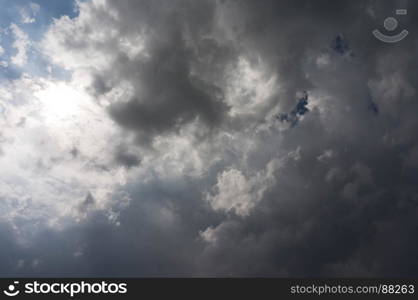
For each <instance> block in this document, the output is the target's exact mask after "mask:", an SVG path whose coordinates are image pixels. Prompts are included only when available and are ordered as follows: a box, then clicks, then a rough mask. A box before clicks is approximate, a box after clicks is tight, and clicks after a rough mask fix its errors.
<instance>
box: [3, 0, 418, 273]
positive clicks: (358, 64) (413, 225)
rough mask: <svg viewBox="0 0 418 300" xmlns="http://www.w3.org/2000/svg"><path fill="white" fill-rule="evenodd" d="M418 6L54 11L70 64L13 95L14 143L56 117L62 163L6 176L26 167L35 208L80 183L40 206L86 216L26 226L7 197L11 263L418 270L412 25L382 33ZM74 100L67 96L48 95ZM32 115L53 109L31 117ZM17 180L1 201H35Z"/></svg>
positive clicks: (48, 48)
mask: <svg viewBox="0 0 418 300" xmlns="http://www.w3.org/2000/svg"><path fill="white" fill-rule="evenodd" d="M407 4H408V3H407V2H405V1H400V2H399V3H391V4H389V3H382V2H375V1H344V2H341V1H339V2H338V3H336V2H335V1H325V0H323V1H298V2H297V3H296V2H295V3H293V2H292V1H269V0H264V1H189V0H174V1H169V2H168V1H128V0H121V1H105V0H93V1H90V2H80V3H78V9H79V16H77V17H75V18H73V19H71V18H69V17H67V16H63V17H61V18H60V19H57V20H54V22H53V24H51V26H50V28H49V30H48V32H47V33H46V34H45V36H44V37H43V40H42V42H41V44H40V49H42V51H43V53H44V55H45V56H46V57H47V58H49V60H50V61H51V62H52V63H54V64H55V65H57V66H59V67H61V68H63V69H65V70H67V71H68V72H69V73H70V74H71V79H69V80H68V81H65V82H63V81H60V80H57V79H55V80H54V79H52V78H49V79H48V80H47V81H48V82H47V83H42V84H41V83H39V84H38V85H39V87H38V88H36V89H35V90H34V91H32V92H30V93H31V94H33V95H35V96H36V97H35V99H38V100H36V101H34V102H32V100H28V103H29V104H26V105H24V107H25V108H24V109H23V108H19V107H20V106H19V107H12V106H13V105H14V104H7V105H9V106H8V107H9V108H7V109H8V110H10V111H13V112H14V113H13V114H16V116H14V117H13V118H14V120H15V121H14V123H13V124H21V125H20V126H23V125H24V126H29V127H23V128H25V129H17V127H19V126H18V125H14V126H16V129H15V127H13V129H10V131H9V132H11V133H14V132H20V131H19V130H21V132H22V133H21V134H22V135H23V136H22V138H21V139H19V141H18V142H16V141H15V144H16V145H19V146H16V147H17V149H19V151H23V150H21V149H24V148H25V147H24V146H23V145H25V144H26V143H27V144H28V146H27V148H28V149H33V145H34V144H36V141H33V140H30V138H29V137H28V136H29V133H28V132H29V130H35V129H33V128H41V129H42V128H43V130H42V132H44V131H46V132H50V131H51V130H53V132H52V133H50V135H49V136H50V137H51V139H47V138H44V140H45V139H46V140H47V141H49V140H50V142H48V143H46V145H47V146H48V147H52V148H51V149H49V148H48V149H49V150H46V149H44V148H42V149H40V150H38V151H37V152H36V153H37V155H38V156H41V157H36V158H35V159H32V160H31V161H33V162H36V161H37V160H36V159H38V160H39V159H40V158H41V162H40V163H38V164H37V163H33V164H34V165H36V164H37V165H38V166H41V165H42V166H45V165H46V166H47V167H46V168H41V169H43V170H46V171H43V172H45V173H46V174H47V175H48V176H47V177H46V176H45V177H43V176H40V178H38V179H37V180H38V181H40V182H41V184H43V185H38V183H37V181H36V180H33V179H32V178H33V175H31V174H26V173H21V174H22V175H19V176H15V177H13V176H12V174H9V175H8V176H5V175H4V176H5V179H2V182H5V181H6V180H9V181H10V180H11V178H13V182H17V183H15V185H16V186H17V187H19V188H21V187H22V186H24V185H22V184H21V183H20V182H22V181H25V180H26V181H27V182H29V183H30V186H31V187H30V188H28V189H27V190H24V191H23V192H22V193H21V194H24V195H27V197H28V200H27V202H29V197H30V196H32V198H33V200H32V201H35V202H36V203H40V202H39V201H40V200H37V199H38V198H40V197H36V195H37V194H36V191H37V190H38V191H39V192H43V191H49V190H50V189H51V187H55V189H57V190H59V191H60V190H61V189H65V188H69V187H70V186H71V187H72V188H71V192H65V193H62V192H54V191H51V192H50V193H49V194H48V199H49V201H45V202H43V205H44V206H45V207H48V208H50V209H51V208H54V209H55V210H56V211H62V210H60V209H59V207H58V206H57V207H56V206H55V205H53V204H51V203H53V201H52V199H54V198H58V197H59V196H58V195H64V196H65V197H68V200H65V201H64V203H65V207H67V208H66V209H67V210H71V211H75V212H76V213H72V214H70V213H68V214H63V215H59V216H58V217H56V218H54V224H48V225H43V226H39V228H37V231H36V234H32V235H31V237H28V236H27V235H23V234H21V235H19V233H20V231H19V230H21V229H20V228H24V227H25V221H21V218H16V217H14V215H12V213H11V212H13V211H16V209H14V210H11V209H10V208H7V207H6V208H4V209H3V211H4V212H5V216H7V218H6V217H4V218H3V219H4V222H5V223H6V225H5V226H4V228H5V229H4V230H3V231H2V232H1V234H2V236H4V238H5V239H7V240H8V241H9V245H10V249H11V250H10V252H11V253H13V256H9V257H11V258H10V259H8V260H5V259H4V258H3V261H0V264H1V265H2V266H3V265H4V269H6V270H9V271H10V272H26V273H27V272H44V273H47V272H60V273H63V274H69V273H72V274H74V273H84V274H93V275H96V276H97V275H152V276H197V275H204V276H225V275H235V276H245V275H251V276H257V275H259V276H318V275H321V276H372V275H378V276H413V275H415V276H416V275H417V273H418V261H417V260H416V258H415V257H416V255H415V253H416V252H417V250H418V243H417V242H416V241H415V238H414V237H415V236H416V235H417V233H418V227H417V222H416V215H417V213H418V210H417V208H418V202H417V200H418V198H417V197H418V190H417V188H416V181H417V180H418V177H417V175H416V167H417V165H418V159H417V157H418V154H417V153H418V151H417V149H418V145H417V143H416V138H415V137H416V136H417V134H418V119H417V118H416V111H417V109H418V104H417V102H416V92H417V91H416V88H415V87H416V85H417V82H416V81H417V75H416V67H417V60H416V58H415V57H414V53H416V50H417V39H416V38H415V36H414V35H413V34H411V35H410V36H409V37H408V38H407V39H406V40H405V41H403V42H402V43H400V44H397V45H391V46H388V45H385V44H382V43H381V42H379V41H377V40H376V39H374V37H373V36H372V35H371V30H372V29H374V28H375V27H377V26H379V24H382V21H383V20H384V18H385V17H386V16H388V15H393V13H394V10H395V9H396V8H407V9H408V12H409V15H413V14H414V13H416V12H417V11H418V10H417V4H415V3H409V4H408V5H407ZM401 6H402V7H401ZM402 18H404V19H403V20H402V22H400V23H401V24H400V25H402V26H406V25H407V26H408V27H409V28H411V29H413V28H415V27H416V26H415V27H414V24H413V23H414V21H413V19H412V18H410V17H409V16H406V17H402ZM353 20H355V22H353ZM33 80H34V79H28V78H26V79H25V78H21V79H19V80H16V81H15V82H14V83H13V84H23V83H25V82H26V84H27V82H28V81H30V82H32V81H33ZM44 80H46V79H44ZM31 84H33V83H31ZM68 89H69V90H68ZM25 90H27V89H25ZM16 91H17V89H15V88H9V89H7V88H4V87H3V89H2V93H5V95H6V94H7V95H13V94H16ZM51 95H52V96H51ZM65 95H71V96H70V99H71V101H68V102H66V101H64V103H63V104H62V105H64V104H65V103H67V104H65V105H68V108H67V107H65V109H63V106H62V105H61V104H59V105H57V104H56V103H55V102H54V101H51V102H49V103H48V104H47V105H42V104H39V105H38V106H36V103H38V102H39V103H42V101H49V100H48V99H54V98H59V99H64V100H65ZM10 97H12V98H13V97H16V96H10ZM62 97H63V98H62ZM12 98H10V99H12ZM13 99H14V98H13ZM77 101H81V102H82V103H78V102H77ZM11 102H13V101H11V100H10V101H8V102H7V103H11ZM34 103H35V104H34ZM34 105H35V107H34V108H32V106H34ZM15 106H16V105H15ZM74 107H75V108H74ZM80 108H82V110H81V111H80ZM71 109H75V110H76V117H72V114H68V112H69V111H71ZM27 110H30V111H33V115H34V116H38V115H39V114H41V120H43V121H44V122H50V123H44V122H42V124H39V123H38V126H35V119H36V118H35V117H33V118H31V119H30V120H29V121H28V119H27V118H26V117H25V116H26V115H28V114H29V113H27V112H26V111H27ZM3 111H5V110H4V109H3ZM63 112H65V114H64V115H60V114H61V113H63ZM84 112H85V113H84ZM19 114H22V117H25V118H24V119H22V118H20V115H19ZM30 115H31V114H29V116H30ZM283 116H286V117H283ZM10 118H11V117H8V119H7V120H8V121H6V125H5V126H6V127H5V128H9V127H10V126H12V125H10V124H12V123H11V121H10V120H11V119H10ZM67 118H70V119H71V120H69V121H68V122H65V121H63V120H66V119H67ZM48 124H50V125H48ZM7 126H9V127H7ZM44 126H46V129H45V128H44ZM19 128H21V127H19ZM31 128H32V129H31ZM39 134H40V133H39ZM42 134H46V133H45V132H44V133H42ZM31 136H33V135H31ZM0 138H1V139H0V142H1V144H0V146H1V149H3V150H2V153H4V154H3V156H2V157H1V158H0V159H1V161H0V162H1V164H2V166H3V165H4V164H6V163H8V164H10V165H13V166H15V168H16V165H18V166H19V164H22V163H21V162H22V157H23V155H20V156H18V158H16V159H15V160H14V158H13V155H12V154H10V153H11V151H10V150H7V149H8V147H10V146H8V145H9V144H11V143H12V142H11V140H12V138H11V137H10V135H4V134H2V135H0ZM32 139H33V138H32ZM56 143H58V145H59V147H58V146H57V145H56ZM42 145H45V144H42ZM39 147H41V146H39ZM42 147H44V146H42ZM54 147H55V148H54ZM57 147H58V148H57ZM15 153H17V152H15ZM50 153H66V154H67V155H68V156H66V157H64V155H63V154H61V155H59V157H57V159H58V160H59V162H56V161H52V157H49V156H50ZM27 165H29V166H31V165H32V164H29V163H27ZM21 169H25V168H23V167H22V168H21ZM18 172H23V171H21V170H19V171H16V172H15V171H13V172H11V173H13V174H19V173H18ZM60 177H62V178H60ZM47 178H49V179H48V180H47ZM51 178H52V179H51ZM69 179H71V180H69ZM51 180H52V181H51ZM54 180H55V181H54ZM66 180H69V181H68V182H67V181H66ZM51 182H52V183H51ZM54 182H56V183H54ZM35 185H36V187H37V189H36V188H35ZM9 186H10V185H8V186H7V188H10V187H9ZM4 190H6V188H4V189H3V188H2V191H4ZM16 190H18V189H11V190H10V193H8V194H6V195H4V196H3V197H4V198H5V199H9V200H7V201H10V203H18V205H17V206H18V207H19V210H18V211H19V212H20V214H21V215H22V216H27V215H28V214H29V215H30V213H29V212H25V207H28V205H29V204H21V203H20V202H21V201H22V200H21V199H22V198H23V197H22V195H21V194H16ZM12 191H13V193H14V194H13V193H12ZM10 199H16V200H10ZM75 199H78V200H77V201H75ZM4 203H7V202H4ZM25 205H26V206H25ZM29 207H31V206H29ZM55 210H53V211H55ZM64 211H65V210H64ZM22 218H23V217H22ZM39 219H40V220H50V219H51V217H50V216H49V215H46V216H40V217H39ZM23 220H24V219H23ZM74 220H76V221H75V222H74ZM40 222H41V221H40ZM41 223H42V222H41ZM47 223H48V222H47ZM42 224H43V223H42ZM56 224H59V226H58V225H56ZM54 225H55V226H54ZM26 226H27V225H26ZM57 227H58V228H57ZM8 228H10V229H8ZM22 244H23V245H24V247H23V246H22ZM46 245H52V246H46ZM2 251H9V250H8V249H5V250H2ZM2 257H3V256H2Z"/></svg>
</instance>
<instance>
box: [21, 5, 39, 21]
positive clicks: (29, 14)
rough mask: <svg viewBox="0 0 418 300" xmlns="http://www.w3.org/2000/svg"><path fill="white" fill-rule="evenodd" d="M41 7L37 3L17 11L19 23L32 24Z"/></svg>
mask: <svg viewBox="0 0 418 300" xmlns="http://www.w3.org/2000/svg"><path fill="white" fill-rule="evenodd" d="M40 9H41V7H40V6H39V4H37V3H33V2H31V3H29V5H27V6H25V7H21V8H20V9H19V13H20V18H21V22H22V23H23V24H29V23H34V22H35V21H36V19H35V17H36V15H37V14H38V13H39V11H40Z"/></svg>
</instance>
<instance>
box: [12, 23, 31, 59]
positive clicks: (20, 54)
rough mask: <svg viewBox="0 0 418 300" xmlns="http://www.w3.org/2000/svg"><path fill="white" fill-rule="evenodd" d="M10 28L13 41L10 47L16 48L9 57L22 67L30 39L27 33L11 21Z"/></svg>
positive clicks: (26, 57)
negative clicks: (13, 53) (14, 52)
mask: <svg viewBox="0 0 418 300" xmlns="http://www.w3.org/2000/svg"><path fill="white" fill-rule="evenodd" d="M10 29H11V30H12V33H13V35H14V38H15V40H14V42H13V44H12V47H13V48H15V49H16V51H17V52H16V54H15V55H14V56H12V57H11V59H10V60H11V62H12V63H13V64H15V65H18V66H20V67H22V66H23V65H25V64H26V62H27V60H28V56H27V51H28V48H29V46H30V40H29V37H28V35H27V34H26V33H25V32H23V31H22V29H21V28H20V27H19V26H17V25H16V24H14V23H12V24H11V25H10Z"/></svg>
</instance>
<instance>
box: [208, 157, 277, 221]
mask: <svg viewBox="0 0 418 300" xmlns="http://www.w3.org/2000/svg"><path fill="white" fill-rule="evenodd" d="M276 168H277V161H276V160H272V161H270V162H269V164H268V165H267V167H266V169H265V170H263V171H262V172H258V173H256V174H255V175H253V176H249V177H248V178H247V177H245V176H244V175H243V174H242V172H241V171H239V170H237V169H233V168H231V169H229V170H226V171H223V172H222V173H221V174H219V175H218V177H217V183H216V185H215V186H214V187H213V190H214V192H215V195H211V194H208V195H207V196H206V199H207V200H208V201H209V203H210V204H211V206H212V208H213V209H214V210H219V211H224V212H234V213H236V214H237V215H239V216H242V217H245V216H248V215H249V214H250V212H251V210H252V209H253V208H254V207H255V206H256V204H257V203H258V202H259V201H260V200H261V199H262V196H263V194H264V192H265V191H266V190H267V189H268V188H269V187H270V186H272V185H273V184H274V182H275V179H274V175H273V172H274V171H275V169H276Z"/></svg>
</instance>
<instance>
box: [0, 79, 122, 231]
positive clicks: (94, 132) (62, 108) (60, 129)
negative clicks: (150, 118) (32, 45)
mask: <svg viewBox="0 0 418 300" xmlns="http://www.w3.org/2000/svg"><path fill="white" fill-rule="evenodd" d="M0 99H1V103H2V112H3V113H2V114H0V128H1V148H2V154H1V155H0V169H1V170H2V172H1V174H0V198H2V199H3V202H2V204H1V205H0V219H2V220H7V221H9V222H11V223H13V222H14V221H15V220H17V219H27V220H38V221H39V222H45V223H46V224H49V225H53V226H58V227H60V226H61V225H62V224H63V222H64V220H65V219H68V218H72V219H74V220H78V219H80V218H83V217H84V216H85V215H86V214H87V213H88V212H89V211H91V210H103V211H105V212H106V211H108V213H109V217H111V216H112V215H113V214H114V212H112V207H113V204H114V201H118V203H119V204H118V205H119V206H120V207H123V206H124V205H125V204H127V203H128V202H129V198H128V196H127V195H126V194H124V193H122V192H120V191H119V188H118V187H119V186H121V185H123V184H124V183H125V170H124V169H123V168H121V167H117V166H116V167H112V159H113V158H112V149H111V148H109V147H108V145H109V144H110V142H111V141H117V140H118V136H119V132H118V130H117V128H116V127H115V126H113V123H112V122H111V121H110V120H109V119H108V117H107V116H106V112H105V111H104V110H103V109H102V108H101V107H100V106H98V105H97V104H95V102H94V101H92V99H90V96H89V95H88V94H86V93H85V92H84V91H83V90H81V91H80V90H78V89H77V88H76V87H75V86H74V84H73V83H72V82H64V81H59V80H54V79H43V78H33V77H31V76H29V75H24V76H22V78H20V79H16V80H14V81H10V82H8V83H6V84H3V85H2V86H1V87H0ZM92 141H94V142H92ZM75 148H76V149H77V152H76V153H75V152H74V153H72V150H73V149H75ZM90 194H91V195H92V197H93V200H92V201H90V202H89V203H88V204H89V205H88V206H86V205H84V204H85V203H86V201H87V200H86V199H87V198H86V197H87V196H88V195H90ZM115 221H116V220H115Z"/></svg>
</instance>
